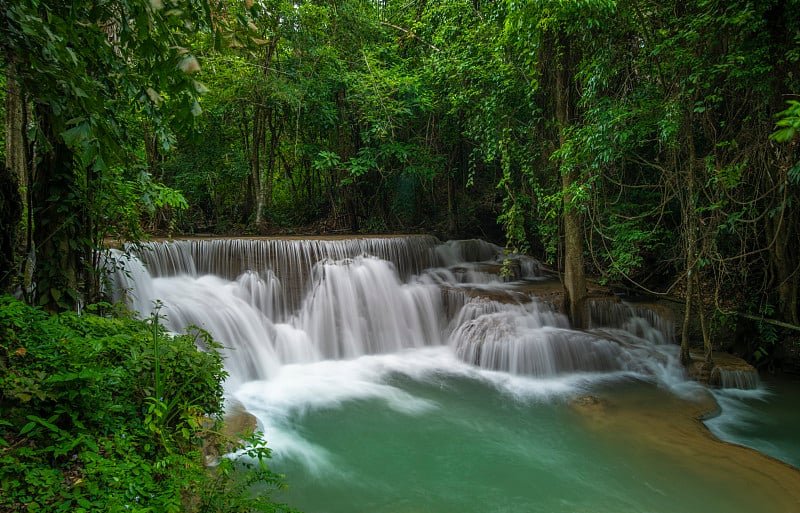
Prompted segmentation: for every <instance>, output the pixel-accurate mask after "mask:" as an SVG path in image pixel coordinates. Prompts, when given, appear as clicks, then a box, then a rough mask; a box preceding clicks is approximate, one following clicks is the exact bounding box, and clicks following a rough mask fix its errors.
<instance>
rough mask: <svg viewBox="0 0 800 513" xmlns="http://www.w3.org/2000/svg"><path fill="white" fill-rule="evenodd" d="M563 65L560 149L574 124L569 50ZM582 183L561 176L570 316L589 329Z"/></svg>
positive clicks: (558, 84) (558, 96)
mask: <svg viewBox="0 0 800 513" xmlns="http://www.w3.org/2000/svg"><path fill="white" fill-rule="evenodd" d="M562 52H563V55H564V56H565V57H562V59H563V61H562V62H561V63H559V65H560V68H559V69H558V70H556V77H555V78H556V80H555V91H554V93H555V100H556V120H557V121H558V127H559V136H558V137H559V145H561V146H563V145H564V143H565V138H564V131H565V130H566V128H567V127H568V126H569V124H570V123H571V117H572V116H571V103H570V102H571V99H570V86H571V84H570V78H571V77H570V74H569V69H568V66H567V65H568V63H569V47H568V44H566V45H565V47H564V48H563V49H562ZM579 179H580V171H579V170H578V169H575V168H574V167H571V168H570V169H569V170H568V171H566V172H564V173H563V174H562V176H561V190H562V195H563V196H562V206H563V213H562V217H563V222H564V292H565V300H566V307H567V312H568V313H569V317H570V320H571V321H572V325H573V326H574V327H575V328H584V327H585V326H586V319H585V317H586V315H585V309H586V298H587V290H586V271H585V269H584V262H583V218H582V216H581V213H580V211H579V209H578V207H577V205H574V204H573V195H572V192H571V191H572V189H573V188H574V186H575V185H576V184H577V183H578V181H579Z"/></svg>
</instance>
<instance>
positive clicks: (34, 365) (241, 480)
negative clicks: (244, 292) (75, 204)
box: [0, 297, 286, 512]
mask: <svg viewBox="0 0 800 513" xmlns="http://www.w3.org/2000/svg"><path fill="white" fill-rule="evenodd" d="M111 312H113V313H114V315H113V316H112V315H109V314H110V313H111ZM159 312H160V309H158V308H157V309H156V313H155V314H154V315H153V316H152V317H151V318H150V319H149V320H147V321H140V320H136V319H134V318H132V317H131V316H129V315H127V314H125V313H124V312H119V311H115V310H114V307H112V306H111V305H102V309H100V308H97V307H96V308H95V313H84V314H83V315H77V314H75V313H69V312H67V313H62V314H59V315H49V314H47V313H45V312H43V311H41V310H40V309H36V308H32V307H30V306H27V305H25V304H24V303H22V302H19V301H17V300H15V299H13V298H10V297H0V371H2V372H0V409H2V412H3V415H2V418H0V489H2V493H0V510H2V511H8V512H15V511H26V512H36V511H47V512H66V511H69V512H94V511H96V512H100V511H102V512H114V511H126V512H127V511H136V512H194V511H196V512H201V511H202V512H223V511H224V512H239V511H248V512H249V511H286V508H284V507H283V506H281V505H279V504H275V503H273V502H272V501H271V500H270V498H269V493H262V492H263V491H264V490H267V491H269V490H273V489H277V488H281V487H283V486H284V485H283V482H282V480H281V476H278V475H276V474H274V473H272V472H271V471H270V469H269V468H268V466H267V459H268V458H269V455H270V453H269V449H268V448H267V447H266V446H264V445H263V443H260V442H257V440H258V437H257V434H252V437H251V438H250V439H248V440H246V441H244V442H238V443H234V445H233V448H234V449H237V448H238V449H243V450H245V452H246V453H247V454H248V455H249V456H250V459H251V461H255V462H256V463H255V464H253V465H247V464H245V463H242V462H240V461H236V460H233V459H228V458H220V459H218V461H217V462H216V465H215V466H214V467H213V468H209V467H207V466H206V465H205V455H204V453H203V451H202V449H201V446H202V444H205V445H206V446H208V445H214V444H216V445H223V444H225V443H228V444H230V441H229V440H225V439H224V437H223V436H222V435H221V434H220V429H221V420H220V419H221V414H222V411H223V389H222V383H223V381H224V379H225V378H226V372H225V370H224V368H223V362H222V357H221V355H220V354H219V352H218V351H217V349H219V346H218V345H217V344H216V343H215V342H214V341H213V340H212V339H211V337H210V336H209V335H208V334H207V333H205V332H203V331H202V330H195V331H194V332H193V333H191V334H184V335H177V336H172V335H169V334H167V333H166V332H165V330H164V329H163V327H162V326H161V325H160V323H159ZM230 447H231V446H230V445H228V448H230ZM255 485H257V486H258V489H259V492H260V493H259V494H258V496H254V495H255V494H251V493H250V490H251V489H252V488H253V486H255Z"/></svg>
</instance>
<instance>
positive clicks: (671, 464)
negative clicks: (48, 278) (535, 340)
mask: <svg viewBox="0 0 800 513" xmlns="http://www.w3.org/2000/svg"><path fill="white" fill-rule="evenodd" d="M448 354H449V353H448V352H447V350H446V348H441V349H437V348H429V349H425V350H418V351H410V352H406V353H403V354H397V355H389V356H378V357H363V358H360V359H357V360H355V361H349V362H323V363H321V364H310V365H300V366H293V368H291V369H288V372H286V373H280V374H279V375H278V376H276V377H274V378H273V379H271V380H269V381H262V382H252V383H248V384H246V385H244V386H243V387H242V388H241V389H240V390H239V391H238V392H237V393H236V394H235V395H236V398H237V399H239V400H240V401H242V403H243V404H244V405H245V407H246V408H247V409H248V410H249V411H251V412H252V413H254V414H255V415H256V416H257V417H258V418H259V419H261V421H262V427H263V428H264V430H265V437H266V439H267V441H268V443H269V445H270V446H272V447H274V448H275V453H274V455H273V460H274V461H273V465H272V466H273V468H274V469H275V470H277V471H279V472H282V473H284V474H286V476H287V480H288V482H289V484H290V488H289V490H288V491H287V492H285V493H283V494H281V495H279V496H278V497H276V498H277V499H279V500H283V501H285V502H287V503H288V504H291V505H292V506H294V507H297V508H298V509H300V510H303V511H305V512H306V513H337V512H367V511H369V512H376V513H382V512H386V513H389V512H400V511H415V512H420V511H430V512H437V513H449V512H463V513H469V512H504V511H531V512H592V513H612V512H614V513H621V512H631V513H634V512H636V513H642V512H654V513H655V512H664V513H667V512H670V513H673V512H676V511H681V512H698V513H700V512H704V513H706V512H708V511H725V512H729V513H737V512H743V513H744V512H752V511H765V512H766V511H782V509H781V507H780V506H776V508H777V509H770V507H771V506H770V504H769V497H768V496H767V495H768V493H769V490H766V489H765V490H757V489H752V488H750V487H743V486H741V485H742V482H741V480H740V479H739V478H738V477H737V476H726V475H720V474H719V473H718V472H714V471H713V469H712V471H708V470H709V469H708V468H707V467H705V466H704V465H705V464H704V463H703V462H701V463H699V464H698V462H697V461H694V460H691V459H686V458H685V457H684V455H683V454H681V453H675V454H674V455H673V454H672V453H670V451H666V452H665V451H664V450H663V448H660V447H653V446H652V445H651V444H649V443H648V441H647V437H641V436H640V435H641V433H633V432H631V433H628V432H626V431H625V429H624V428H625V426H622V427H620V426H612V427H611V429H607V426H604V425H603V424H604V422H602V421H598V422H596V421H595V420H593V419H592V418H591V416H588V417H587V416H586V415H585V414H584V413H582V412H580V411H578V410H576V409H575V408H574V407H573V406H572V405H571V400H572V399H573V398H575V397H577V396H580V395H584V394H586V393H592V394H598V395H599V396H600V397H604V398H611V399H612V400H613V399H614V398H615V397H616V398H617V399H619V400H620V401H621V402H622V403H623V404H631V403H635V404H637V405H641V404H642V403H650V404H658V403H659V402H661V403H666V402H670V401H674V397H675V396H674V394H673V393H672V392H670V391H668V390H666V389H664V388H663V387H659V386H657V385H655V384H653V383H648V382H645V381H641V380H639V379H634V378H631V377H626V376H622V375H618V376H614V377H610V376H605V377H600V376H593V375H585V376H570V377H567V378H563V379H549V380H541V379H530V378H520V377H511V376H508V375H504V374H503V373H492V372H486V371H477V370H475V369H474V368H470V367H467V366H464V365H462V364H460V363H459V362H456V361H455V360H452V359H451V358H450V357H449V356H448ZM640 411H641V409H640ZM667 413H668V414H673V412H672V410H671V408H668V409H667ZM611 415H615V413H613V412H612V413H611ZM630 427H631V429H633V430H636V429H638V428H639V426H637V425H636V424H635V423H631V426H630ZM650 434H656V435H657V433H650ZM798 484H800V480H798Z"/></svg>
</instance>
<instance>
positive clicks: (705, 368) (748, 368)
mask: <svg viewBox="0 0 800 513" xmlns="http://www.w3.org/2000/svg"><path fill="white" fill-rule="evenodd" d="M691 357H692V361H691V363H690V364H689V365H688V366H687V372H688V374H689V377H690V378H691V379H693V380H695V381H698V382H700V383H703V384H706V385H708V386H710V387H716V388H738V389H742V390H752V389H755V388H758V387H759V385H760V380H759V377H758V371H757V370H756V368H755V367H753V366H752V365H750V364H749V363H747V362H746V361H744V360H743V359H741V358H739V357H738V356H734V355H732V354H729V353H723V352H714V353H713V354H712V360H713V361H712V362H711V363H709V362H706V360H705V358H704V356H703V355H702V354H700V353H695V352H693V353H692V354H691Z"/></svg>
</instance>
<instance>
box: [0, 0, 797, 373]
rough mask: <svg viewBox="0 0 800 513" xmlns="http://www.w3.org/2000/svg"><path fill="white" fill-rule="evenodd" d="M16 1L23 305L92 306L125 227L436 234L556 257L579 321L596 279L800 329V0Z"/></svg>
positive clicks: (768, 350)
mask: <svg viewBox="0 0 800 513" xmlns="http://www.w3.org/2000/svg"><path fill="white" fill-rule="evenodd" d="M3 9H4V11H5V12H6V18H5V20H4V23H3V25H2V34H1V35H2V37H1V38H0V39H1V40H2V43H0V48H2V50H1V51H0V65H2V68H3V71H4V73H3V78H1V79H0V80H2V84H3V87H2V94H3V95H4V98H3V100H4V101H3V102H2V104H3V111H2V116H3V117H4V119H5V127H6V130H5V133H4V136H3V137H4V138H5V140H4V144H3V145H2V150H0V151H3V152H4V161H5V167H4V170H3V173H2V203H1V204H0V207H1V208H2V212H3V213H2V217H1V219H2V226H1V227H0V232H2V237H3V240H2V255H0V258H2V266H1V267H0V269H2V275H0V281H2V284H3V287H4V288H5V289H6V290H8V291H12V292H14V291H16V292H17V293H18V294H21V295H22V296H24V297H25V298H26V299H27V300H28V301H29V302H31V303H34V304H38V305H43V306H46V307H48V308H50V309H51V310H58V309H64V308H73V307H74V306H75V305H76V304H82V303H86V302H92V301H94V300H95V299H96V298H97V297H98V293H99V291H100V290H101V288H102V287H101V280H100V278H99V277H98V275H97V273H96V272H95V269H96V268H97V255H98V254H99V253H98V252H97V251H96V250H97V249H99V248H102V247H103V245H104V244H106V243H107V241H108V240H111V239H127V240H137V239H139V238H141V237H142V236H143V235H144V234H146V233H158V234H178V233H185V234H208V233H214V234H227V235H232V234H240V235H269V234H289V233H299V234H326V233H387V232H427V233H433V234H436V235H437V236H439V237H441V238H453V237H482V238H486V239H489V240H493V241H496V242H500V243H501V244H507V246H508V247H509V248H510V249H511V250H514V251H524V252H528V253H530V254H533V255H535V256H537V257H538V258H540V259H542V260H544V261H547V262H548V263H549V264H551V265H553V266H554V267H555V268H556V269H558V270H559V271H563V278H564V284H565V291H566V293H567V297H568V304H569V305H570V313H571V317H572V319H573V322H574V323H575V324H576V325H580V324H581V315H582V314H581V312H582V309H581V305H582V302H583V301H584V299H585V297H586V279H587V276H591V277H597V278H598V279H599V280H600V281H601V282H602V283H607V284H617V285H619V286H623V287H628V288H633V289H637V290H639V291H643V292H647V293H653V294H663V295H670V296H673V297H678V298H681V300H682V301H683V302H684V305H685V312H686V315H685V320H684V327H685V328H687V327H688V326H689V324H690V323H692V322H694V321H697V322H698V325H699V326H700V327H701V329H700V330H699V332H698V335H697V336H696V338H697V339H702V340H704V342H705V344H706V347H710V344H711V343H712V340H710V339H711V335H710V333H711V332H712V331H714V330H717V329H720V327H721V326H722V327H727V329H730V330H733V329H735V327H736V326H738V327H739V329H743V326H745V324H746V325H747V329H749V330H750V331H751V335H752V336H751V337H750V342H749V343H748V344H749V345H748V346H747V347H745V348H743V349H744V351H745V352H747V353H749V354H748V356H750V357H752V358H761V359H763V360H764V361H767V360H768V359H769V358H771V357H772V356H773V354H774V353H775V351H776V350H777V349H778V348H779V346H787V347H789V348H791V347H792V343H791V340H792V337H793V334H794V333H796V332H797V329H798V326H799V325H800V318H799V317H800V310H798V287H800V272H798V271H800V256H798V255H800V252H798V250H797V249H798V248H797V237H796V235H797V233H798V228H800V226H799V225H798V223H800V216H799V215H798V212H797V209H798V199H800V198H798V191H799V190H800V189H798V185H799V183H798V182H800V165H798V156H797V144H798V143H797V138H795V137H794V133H795V130H796V129H798V128H800V103H798V98H797V96H796V95H795V93H797V92H798V91H800V84H799V83H798V81H799V80H800V66H798V61H800V7H798V5H797V4H796V2H778V1H776V0H758V1H748V2H744V1H741V2H739V1H735V2H718V1H691V2H683V3H676V2H661V1H647V0H645V1H639V0H631V1H624V2H616V1H611V0H579V1H550V0H537V1H528V2H519V1H502V2H483V1H480V0H470V1H463V0H446V1H440V2H427V1H425V0H419V1H410V2H390V1H386V0H381V1H367V0H339V1H332V2H313V1H312V2H283V1H280V0H264V1H253V0H245V1H244V2H230V1H227V0H222V1H213V0H212V1H206V0H151V1H150V2H138V1H133V0H120V1H113V2H105V3H100V4H94V3H86V2H78V1H71V0H59V1H54V2H47V3H40V2H38V1H33V0H21V1H15V2H3ZM683 333H684V336H683V344H684V348H685V350H686V351H688V347H689V343H690V342H691V341H690V340H689V336H690V333H691V330H689V329H684V330H683ZM784 340H788V341H789V343H787V344H777V343H778V342H779V341H784ZM685 354H688V353H685Z"/></svg>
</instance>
